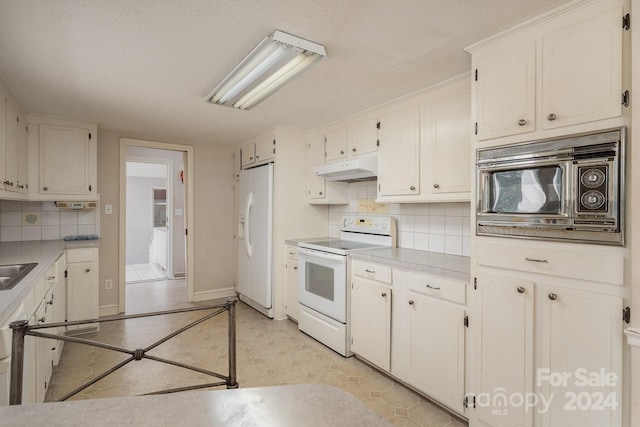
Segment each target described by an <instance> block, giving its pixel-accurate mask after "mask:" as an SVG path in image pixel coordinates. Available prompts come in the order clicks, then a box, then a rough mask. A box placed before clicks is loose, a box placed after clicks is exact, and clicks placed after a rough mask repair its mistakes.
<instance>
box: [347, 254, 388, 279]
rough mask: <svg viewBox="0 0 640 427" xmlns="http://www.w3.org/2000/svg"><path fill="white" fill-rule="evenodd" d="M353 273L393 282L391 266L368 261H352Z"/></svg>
mask: <svg viewBox="0 0 640 427" xmlns="http://www.w3.org/2000/svg"><path fill="white" fill-rule="evenodd" d="M351 274H355V275H356V276H361V277H366V278H367V279H371V280H375V281H378V282H382V283H391V267H390V266H388V265H382V264H376V263H373V262H368V261H360V260H357V259H354V260H352V261H351Z"/></svg>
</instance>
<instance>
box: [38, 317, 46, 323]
mask: <svg viewBox="0 0 640 427" xmlns="http://www.w3.org/2000/svg"><path fill="white" fill-rule="evenodd" d="M46 321H47V319H46V318H45V317H44V316H42V317H41V318H39V319H38V323H44V322H46Z"/></svg>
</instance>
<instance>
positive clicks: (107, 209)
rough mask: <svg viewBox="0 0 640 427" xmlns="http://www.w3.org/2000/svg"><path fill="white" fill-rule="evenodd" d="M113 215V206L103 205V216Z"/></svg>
mask: <svg viewBox="0 0 640 427" xmlns="http://www.w3.org/2000/svg"><path fill="white" fill-rule="evenodd" d="M112 213H113V205H104V214H105V215H111V214H112Z"/></svg>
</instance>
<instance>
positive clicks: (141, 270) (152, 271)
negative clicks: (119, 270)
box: [125, 264, 167, 284]
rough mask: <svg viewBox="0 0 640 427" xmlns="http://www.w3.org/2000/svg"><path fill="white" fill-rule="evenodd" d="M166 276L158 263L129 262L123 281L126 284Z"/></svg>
mask: <svg viewBox="0 0 640 427" xmlns="http://www.w3.org/2000/svg"><path fill="white" fill-rule="evenodd" d="M166 278H167V272H166V270H165V269H164V268H162V267H161V266H160V265H158V264H129V265H127V268H126V271H125V282H126V283H127V284H129V283H135V282H148V281H152V280H159V279H166Z"/></svg>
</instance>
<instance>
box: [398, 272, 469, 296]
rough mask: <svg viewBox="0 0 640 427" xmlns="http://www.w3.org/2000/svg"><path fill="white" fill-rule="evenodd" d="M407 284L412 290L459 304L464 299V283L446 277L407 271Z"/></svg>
mask: <svg viewBox="0 0 640 427" xmlns="http://www.w3.org/2000/svg"><path fill="white" fill-rule="evenodd" d="M407 286H408V287H409V289H410V290H412V291H414V292H419V293H421V294H424V295H431V296H434V297H438V298H442V299H445V300H447V301H452V302H457V303H459V304H464V303H465V301H466V285H465V283H464V282H459V281H456V280H452V279H449V278H447V277H443V276H435V275H432V274H427V273H422V272H417V271H409V273H408V274H407Z"/></svg>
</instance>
